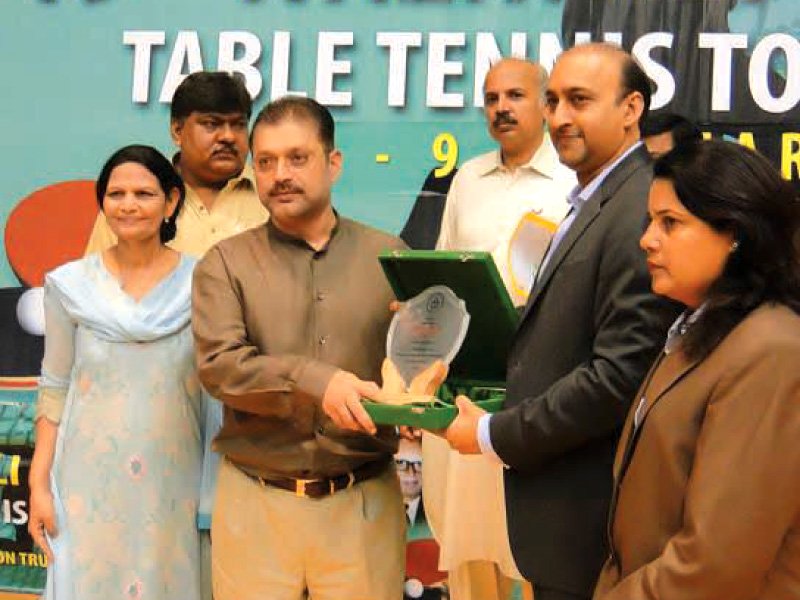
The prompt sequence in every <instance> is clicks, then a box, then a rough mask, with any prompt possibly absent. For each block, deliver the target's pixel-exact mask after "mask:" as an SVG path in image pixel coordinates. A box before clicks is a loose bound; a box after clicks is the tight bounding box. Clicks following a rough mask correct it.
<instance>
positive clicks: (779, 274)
mask: <svg viewBox="0 0 800 600" xmlns="http://www.w3.org/2000/svg"><path fill="white" fill-rule="evenodd" d="M653 168H654V176H655V178H657V179H665V180H667V181H669V182H671V183H672V185H673V187H674V189H675V193H676V194H677V196H678V199H679V200H680V201H681V203H682V204H683V205H684V206H685V207H686V209H687V210H688V211H689V212H691V213H692V214H693V215H695V216H696V217H698V218H699V219H701V220H702V221H704V222H705V223H706V224H708V225H709V226H710V227H711V228H712V229H714V230H715V231H718V232H726V233H730V234H731V235H732V236H733V239H734V241H735V246H734V248H732V251H731V254H730V255H729V258H728V260H727V262H726V264H725V267H724V268H723V271H722V274H721V275H720V277H719V278H718V279H717V280H716V281H715V282H714V283H712V284H711V286H710V288H709V290H708V292H707V295H706V299H705V303H704V309H703V312H702V313H701V315H700V317H699V318H698V320H697V322H696V323H695V324H694V325H693V326H692V327H691V328H689V330H688V331H687V333H686V335H685V336H684V339H683V347H684V350H685V352H686V353H687V355H688V356H689V357H690V358H703V357H705V356H706V355H708V353H710V352H711V350H713V349H714V348H715V347H716V346H717V344H719V342H720V341H721V340H722V339H723V338H724V337H725V336H726V335H727V334H728V333H729V332H730V330H731V329H733V328H734V327H735V326H736V325H737V324H738V323H739V322H740V321H741V320H742V319H743V318H744V317H745V316H746V315H747V314H749V313H750V312H751V311H752V310H753V309H755V308H756V307H758V306H759V305H761V304H764V303H780V304H784V305H786V306H788V307H789V308H791V309H793V310H794V311H795V312H797V313H800V262H798V241H799V240H798V232H800V199H798V196H797V193H796V192H795V190H794V187H793V186H792V185H791V184H790V183H789V182H788V181H785V180H784V179H783V178H782V177H781V175H780V173H779V172H778V171H777V169H776V168H775V167H774V166H773V165H772V164H771V163H770V162H769V161H768V160H767V159H766V158H764V157H763V156H761V155H760V154H758V153H757V152H755V151H753V150H750V149H749V148H745V147H744V146H741V145H739V144H737V143H734V142H725V141H720V140H714V141H705V142H694V143H686V144H682V145H679V146H676V147H675V148H674V149H673V150H671V151H670V152H668V153H667V154H665V155H664V156H662V157H661V158H659V159H658V160H657V161H656V162H655V164H654V166H653Z"/></svg>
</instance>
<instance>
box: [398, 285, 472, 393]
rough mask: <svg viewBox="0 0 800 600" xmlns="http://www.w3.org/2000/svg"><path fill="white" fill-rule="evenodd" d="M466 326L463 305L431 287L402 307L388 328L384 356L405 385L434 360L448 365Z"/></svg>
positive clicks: (439, 287)
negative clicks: (390, 362)
mask: <svg viewBox="0 0 800 600" xmlns="http://www.w3.org/2000/svg"><path fill="white" fill-rule="evenodd" d="M468 327H469V313H468V312H467V307H466V304H465V303H464V301H463V300H461V299H460V298H459V297H458V296H456V295H455V294H454V293H453V290H451V289H450V288H448V287H446V286H443V285H434V286H432V287H429V288H427V289H425V290H424V291H422V292H421V293H420V294H418V295H417V296H414V297H413V298H411V299H410V300H408V301H407V302H405V303H404V304H403V307H402V308H401V309H400V310H399V311H397V313H396V314H395V315H394V318H393V319H392V323H391V325H390V326H389V333H388V335H387V337H386V355H387V356H388V357H389V359H390V360H391V361H392V362H393V363H394V365H395V367H396V368H397V371H398V372H399V373H400V376H401V377H402V378H403V381H404V382H405V384H406V385H408V384H410V382H411V381H412V380H413V379H414V377H416V376H417V375H419V374H420V373H422V372H423V371H424V370H425V369H426V368H428V367H429V366H430V365H432V364H433V363H434V362H436V361H437V360H440V361H442V362H443V363H444V364H445V365H449V364H450V362H451V361H452V360H453V358H454V357H455V355H456V354H458V351H459V349H460V348H461V344H462V343H463V341H464V337H465V336H466V335H467V329H468Z"/></svg>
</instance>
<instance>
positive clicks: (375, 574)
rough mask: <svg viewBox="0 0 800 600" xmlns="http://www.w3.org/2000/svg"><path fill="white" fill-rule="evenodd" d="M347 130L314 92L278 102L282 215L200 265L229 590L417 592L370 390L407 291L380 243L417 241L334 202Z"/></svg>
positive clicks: (275, 210) (276, 183) (323, 595)
mask: <svg viewBox="0 0 800 600" xmlns="http://www.w3.org/2000/svg"><path fill="white" fill-rule="evenodd" d="M333 140H334V123H333V118H332V117H331V115H330V112H328V110H327V109H326V108H324V107H323V106H321V105H319V104H318V103H317V102H315V101H314V100H310V99H307V98H299V97H285V98H282V99H280V100H277V101H275V102H272V103H270V104H269V105H267V106H266V107H265V108H264V110H263V111H262V112H261V113H260V114H259V115H258V117H257V119H256V122H255V125H254V129H253V134H252V151H253V164H254V168H255V177H256V184H257V188H258V192H259V196H260V197H261V199H262V201H263V202H264V204H265V205H266V206H267V208H268V209H269V212H270V215H271V218H270V220H269V221H268V222H267V224H266V226H264V227H260V228H256V229H252V230H250V231H247V232H245V233H243V234H240V235H237V236H234V237H232V238H230V239H228V240H225V241H223V242H221V243H219V244H217V245H216V246H214V247H213V248H212V249H211V250H210V251H209V252H208V253H207V254H206V256H205V257H204V258H203V260H202V261H201V262H200V263H199V264H198V266H197V268H196V270H195V277H194V292H193V305H194V313H193V328H194V333H195V339H196V343H197V361H198V368H199V373H200V378H201V380H202V382H203V384H204V385H205V386H206V387H207V388H208V390H209V391H210V392H211V393H212V394H214V396H216V397H217V398H219V399H220V400H222V402H223V403H224V405H225V420H224V424H223V428H222V431H221V432H220V434H219V436H218V437H217V439H216V442H215V444H216V445H215V447H216V449H217V450H218V451H219V452H220V453H221V454H223V455H224V457H225V460H224V461H223V464H222V467H221V469H220V473H219V486H218V488H217V489H218V492H217V497H216V502H215V507H214V518H213V522H212V536H213V539H214V545H213V548H212V572H213V584H214V596H215V598H216V600H234V599H235V600H248V599H253V600H255V599H259V600H260V599H261V598H270V599H271V600H300V599H301V598H306V597H308V596H310V597H312V598H315V599H326V600H334V599H339V598H340V599H342V600H345V599H348V600H350V599H353V598H364V599H366V598H369V599H370V600H398V599H399V598H400V597H401V596H402V586H403V571H404V568H403V567H404V562H405V561H404V554H405V552H404V527H405V519H404V511H403V502H402V497H401V494H400V489H399V485H398V481H397V477H396V474H395V469H394V465H393V463H392V460H391V459H392V454H393V453H394V452H395V451H396V449H397V440H396V435H395V432H394V429H393V428H389V427H378V428H376V427H375V425H374V424H373V423H372V421H371V420H370V418H369V416H368V415H367V414H366V412H365V411H364V408H363V407H362V405H361V401H360V400H361V397H363V396H366V397H373V396H375V394H376V393H377V391H378V388H377V386H376V384H375V383H372V382H373V381H375V380H377V378H378V377H379V374H380V365H381V362H382V360H383V358H384V353H385V350H384V349H385V341H386V332H387V329H388V325H389V321H390V313H389V309H388V306H389V302H390V301H391V300H392V299H393V295H392V293H391V290H390V288H389V286H388V284H387V282H386V279H385V277H384V276H383V273H382V272H381V268H380V265H379V263H378V260H377V255H378V253H379V252H380V251H381V250H385V249H392V248H401V247H402V246H403V244H402V242H401V241H400V240H398V239H397V238H394V237H391V236H389V235H387V234H384V233H382V232H379V231H377V230H374V229H371V228H369V227H366V226H364V225H361V224H359V223H356V222H355V221H351V220H349V219H345V218H343V217H341V216H339V215H338V214H337V213H336V212H335V211H334V210H333V207H332V206H331V187H332V185H333V183H334V182H335V181H336V179H337V178H338V176H339V173H340V171H341V166H342V155H341V153H340V152H339V151H338V150H336V149H335V148H334V141H333Z"/></svg>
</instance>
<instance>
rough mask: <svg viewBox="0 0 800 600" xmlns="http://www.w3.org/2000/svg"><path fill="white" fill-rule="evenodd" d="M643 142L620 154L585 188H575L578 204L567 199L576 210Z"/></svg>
mask: <svg viewBox="0 0 800 600" xmlns="http://www.w3.org/2000/svg"><path fill="white" fill-rule="evenodd" d="M642 143H643V142H642V141H641V140H639V141H638V142H636V143H635V144H633V146H631V147H630V148H628V149H627V150H626V151H625V152H623V153H622V154H621V155H620V156H618V157H617V160H615V161H614V162H613V163H611V164H610V165H608V166H607V167H606V168H605V169H603V170H602V171H600V173H598V174H597V176H596V177H595V178H594V179H592V180H591V181H590V182H589V183H587V184H586V186H585V187H584V188H583V189H579V188H576V189H575V190H573V192H576V191H577V194H576V195H577V196H579V197H580V200H578V201H577V206H576V205H575V204H573V203H572V201H570V200H569V199H567V201H568V202H570V204H572V206H573V208H575V210H577V209H578V208H580V206H582V205H583V203H584V202H586V201H587V200H588V199H589V198H591V197H592V194H594V193H595V192H596V191H597V190H598V189H599V188H600V186H601V185H603V182H604V181H605V179H606V177H608V174H609V173H611V171H613V170H614V169H615V168H616V166H617V165H618V164H619V163H621V162H622V161H623V160H625V159H626V158H627V157H628V155H629V154H631V153H632V152H633V151H634V150H636V149H637V148H638V147H639V146H641V145H642ZM570 196H572V193H570Z"/></svg>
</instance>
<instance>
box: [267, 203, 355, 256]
mask: <svg viewBox="0 0 800 600" xmlns="http://www.w3.org/2000/svg"><path fill="white" fill-rule="evenodd" d="M333 214H334V216H335V217H336V222H335V223H334V225H333V229H331V236H330V237H329V238H328V242H327V243H326V244H325V246H324V247H323V248H320V249H319V250H317V249H315V248H314V247H312V246H311V245H310V244H309V243H308V242H307V241H305V240H304V239H303V238H299V237H296V236H293V235H291V234H288V233H286V232H285V231H282V230H281V229H278V227H277V226H276V225H275V221H274V220H273V219H270V220H268V221H267V235H269V237H270V238H272V239H273V240H276V241H278V242H280V243H284V244H291V245H294V246H299V247H300V248H303V249H305V250H310V251H311V252H312V253H314V254H315V255H317V254H324V253H325V252H327V251H328V248H330V245H331V243H332V242H333V239H334V237H335V236H336V234H337V233H338V232H339V221H340V218H339V213H338V212H337V211H336V210H335V209H334V211H333Z"/></svg>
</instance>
